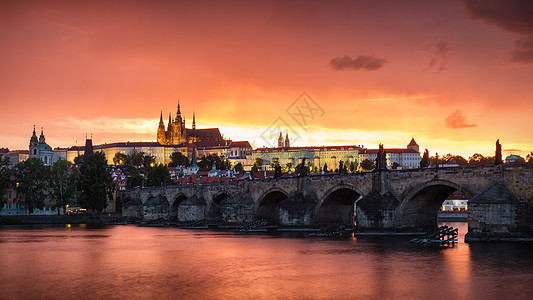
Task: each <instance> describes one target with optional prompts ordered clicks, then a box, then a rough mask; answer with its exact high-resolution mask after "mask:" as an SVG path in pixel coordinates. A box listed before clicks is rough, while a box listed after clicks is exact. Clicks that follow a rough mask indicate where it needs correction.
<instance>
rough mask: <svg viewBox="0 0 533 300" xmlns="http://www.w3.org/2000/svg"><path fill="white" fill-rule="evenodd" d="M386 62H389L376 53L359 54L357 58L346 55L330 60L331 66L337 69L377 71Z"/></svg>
mask: <svg viewBox="0 0 533 300" xmlns="http://www.w3.org/2000/svg"><path fill="white" fill-rule="evenodd" d="M385 62H387V61H386V60H385V59H383V58H379V57H376V56H374V55H359V56H358V57H357V58H351V57H350V56H348V55H344V56H337V57H335V58H334V59H332V60H331V61H330V62H329V66H330V67H331V68H332V69H333V70H337V71H357V70H365V71H376V70H379V69H381V67H383V64H384V63H385Z"/></svg>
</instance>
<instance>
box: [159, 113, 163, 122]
mask: <svg viewBox="0 0 533 300" xmlns="http://www.w3.org/2000/svg"><path fill="white" fill-rule="evenodd" d="M161 123H163V111H161V117H159V124H161Z"/></svg>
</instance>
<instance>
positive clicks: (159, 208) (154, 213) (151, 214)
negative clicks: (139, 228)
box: [143, 195, 170, 221]
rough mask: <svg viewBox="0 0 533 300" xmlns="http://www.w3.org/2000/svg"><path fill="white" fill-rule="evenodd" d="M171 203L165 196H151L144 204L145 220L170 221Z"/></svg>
mask: <svg viewBox="0 0 533 300" xmlns="http://www.w3.org/2000/svg"><path fill="white" fill-rule="evenodd" d="M169 206H170V205H169V203H168V200H167V197H165V196H164V195H155V196H154V195H150V196H149V197H148V198H147V199H146V202H144V203H143V213H144V219H145V220H149V221H151V220H160V219H168V217H169V209H170V207H169Z"/></svg>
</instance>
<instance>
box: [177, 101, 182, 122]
mask: <svg viewBox="0 0 533 300" xmlns="http://www.w3.org/2000/svg"><path fill="white" fill-rule="evenodd" d="M177 117H178V118H179V117H181V111H180V99H178V113H177Z"/></svg>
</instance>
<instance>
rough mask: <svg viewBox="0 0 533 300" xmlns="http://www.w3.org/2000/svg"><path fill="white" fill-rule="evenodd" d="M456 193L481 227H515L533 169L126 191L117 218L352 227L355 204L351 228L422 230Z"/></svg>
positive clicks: (532, 183) (528, 197)
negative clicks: (466, 201) (463, 197)
mask: <svg viewBox="0 0 533 300" xmlns="http://www.w3.org/2000/svg"><path fill="white" fill-rule="evenodd" d="M498 187H499V188H503V189H504V191H503V192H502V191H500V190H498V192H497V193H496V194H499V195H500V196H499V197H500V198H501V199H500V198H498V197H496V198H498V199H492V198H494V195H493V194H494V193H495V192H492V194H491V188H492V189H496V188H498ZM456 190H460V191H461V192H462V193H464V194H465V195H466V196H467V197H469V198H471V199H472V200H471V201H470V202H471V203H470V216H469V222H470V223H472V224H474V223H475V224H478V225H479V224H481V225H479V226H481V227H483V228H485V229H480V230H481V231H483V230H485V231H486V228H488V227H490V228H492V227H491V226H493V225H494V224H493V223H494V222H496V223H498V222H499V223H502V224H505V223H508V222H513V224H515V225H516V226H518V223H519V222H518V218H519V214H520V209H522V208H521V207H523V206H524V205H526V206H527V204H528V203H531V202H533V168H531V167H527V166H525V165H523V166H513V167H510V166H504V165H499V166H490V167H489V166H485V167H468V168H461V167H457V168H440V169H417V170H400V171H382V172H374V173H355V174H343V175H339V174H335V175H310V176H306V177H302V178H280V179H266V180H240V181H231V182H221V183H193V184H187V185H172V186H166V187H151V188H142V189H133V190H128V191H125V193H124V194H123V202H124V208H123V215H124V216H126V217H136V218H141V219H144V220H145V221H151V220H156V219H158V220H161V219H163V220H166V221H171V222H172V221H174V222H191V221H195V220H202V219H207V221H208V222H211V223H214V224H222V223H230V224H231V223H233V224H242V223H246V222H250V221H252V220H253V219H259V218H265V219H268V220H270V222H272V223H276V224H278V225H280V226H314V225H321V224H332V223H344V224H347V225H353V222H354V203H355V202H357V205H356V206H357V215H356V222H357V226H358V227H361V228H371V229H386V228H404V227H410V228H413V227H417V228H426V227H432V226H435V225H436V224H437V213H438V210H439V208H440V206H441V204H442V202H443V201H444V200H445V199H446V198H447V197H448V196H449V195H450V194H451V193H453V192H454V191H456ZM491 197H492V198H491ZM489 198H490V199H489ZM491 203H492V204H491ZM474 204H476V205H475V207H474ZM489 204H490V205H489ZM502 205H504V206H502ZM505 205H507V206H505ZM509 209H510V211H509ZM474 211H477V212H476V214H477V215H474ZM501 218H504V219H505V220H503V219H501ZM510 220H511V221H510ZM513 220H514V221H513ZM491 222H492V223H491ZM487 224H489V225H487ZM490 224H492V225H490ZM515 225H513V226H515ZM472 226H473V227H475V226H477V225H472ZM479 226H478V227H479ZM498 226H500V227H501V224H500V225H498ZM516 226H515V227H516ZM481 227H480V228H481ZM491 230H492V229H491Z"/></svg>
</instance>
